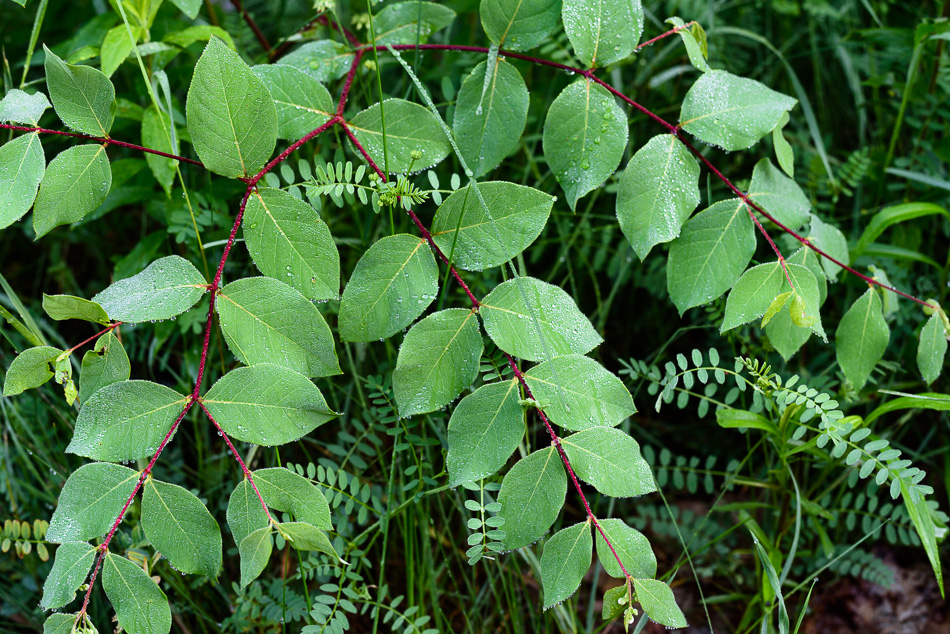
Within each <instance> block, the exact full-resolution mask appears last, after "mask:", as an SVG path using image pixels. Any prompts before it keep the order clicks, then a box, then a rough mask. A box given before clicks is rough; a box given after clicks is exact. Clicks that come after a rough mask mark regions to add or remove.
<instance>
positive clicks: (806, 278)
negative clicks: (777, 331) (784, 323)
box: [780, 262, 828, 341]
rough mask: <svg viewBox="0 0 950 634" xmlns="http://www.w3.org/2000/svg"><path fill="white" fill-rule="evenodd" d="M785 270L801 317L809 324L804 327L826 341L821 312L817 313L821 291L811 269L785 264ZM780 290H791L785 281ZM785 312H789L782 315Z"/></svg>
mask: <svg viewBox="0 0 950 634" xmlns="http://www.w3.org/2000/svg"><path fill="white" fill-rule="evenodd" d="M785 269H786V270H787V271H788V276H789V277H791V278H792V283H793V284H794V285H795V289H794V290H795V294H796V295H797V296H798V297H799V298H800V300H801V303H802V305H803V309H804V310H803V315H804V316H805V317H807V318H809V324H808V325H807V326H806V327H807V328H808V329H809V330H811V331H812V332H813V333H815V334H816V335H818V336H819V337H821V338H822V339H823V340H825V341H827V340H828V337H827V336H826V335H825V330H824V328H823V327H822V325H821V312H820V311H819V308H820V307H821V289H820V285H819V283H818V278H817V277H815V274H814V273H812V272H811V269H809V268H808V267H806V266H802V265H800V264H790V263H788V262H786V264H785ZM782 289H783V290H791V289H790V288H789V287H788V284H787V281H786V285H785V286H783V287H782ZM785 312H789V311H782V313H785ZM780 314H781V313H780ZM789 316H791V315H789ZM812 317H814V318H815V321H813V322H812V321H810V318H812Z"/></svg>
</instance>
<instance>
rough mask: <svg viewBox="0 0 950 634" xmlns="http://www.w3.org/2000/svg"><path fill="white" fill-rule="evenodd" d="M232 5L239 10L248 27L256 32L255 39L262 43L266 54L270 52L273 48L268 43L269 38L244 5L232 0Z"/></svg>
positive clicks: (237, 0) (238, 0)
mask: <svg viewBox="0 0 950 634" xmlns="http://www.w3.org/2000/svg"><path fill="white" fill-rule="evenodd" d="M231 4H233V5H234V8H235V9H237V10H238V12H239V13H240V14H241V16H242V17H243V18H244V21H245V22H247V25H248V26H249V27H251V30H252V31H254V37H256V38H257V41H258V42H260V44H261V46H263V47H264V50H265V51H266V52H268V53H269V52H270V50H271V47H270V43H269V42H268V41H267V38H266V37H264V33H263V32H262V31H261V28H260V27H259V26H257V22H255V21H254V18H252V17H251V14H250V13H248V12H247V9H245V8H244V5H243V3H241V1H240V0H231Z"/></svg>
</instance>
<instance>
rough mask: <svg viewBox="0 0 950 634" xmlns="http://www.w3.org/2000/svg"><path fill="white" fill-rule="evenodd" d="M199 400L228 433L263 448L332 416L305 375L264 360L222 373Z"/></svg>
mask: <svg viewBox="0 0 950 634" xmlns="http://www.w3.org/2000/svg"><path fill="white" fill-rule="evenodd" d="M202 400H203V402H204V404H205V406H206V407H207V408H208V410H209V411H210V412H211V414H212V415H213V416H214V418H215V420H217V421H218V424H219V425H221V427H222V429H224V431H225V432H226V433H227V434H228V435H230V436H231V437H233V438H236V439H237V440H243V441H245V442H251V443H254V444H257V445H265V446H268V447H270V446H274V445H283V444H286V443H289V442H293V441H295V440H297V439H299V438H301V437H303V436H305V435H307V434H309V433H310V432H312V431H313V430H314V429H316V428H317V427H319V426H320V425H322V424H323V423H325V422H327V421H328V420H331V419H333V418H335V417H336V416H337V413H336V412H334V411H332V410H331V409H330V407H329V406H328V405H327V402H326V401H325V400H323V394H322V393H321V392H320V390H319V389H318V388H317V386H316V385H314V384H313V383H311V382H310V379H308V378H307V377H305V376H304V375H302V374H298V373H297V372H294V371H293V370H288V369H287V368H282V367H280V366H278V365H273V364H270V363H261V364H258V365H252V366H249V367H246V368H238V369H236V370H232V371H231V372H228V373H227V374H225V375H224V376H223V377H221V378H220V379H218V382H217V383H215V384H214V386H213V387H212V388H211V389H210V390H209V391H208V393H207V394H206V395H205V397H204V398H203V399H202Z"/></svg>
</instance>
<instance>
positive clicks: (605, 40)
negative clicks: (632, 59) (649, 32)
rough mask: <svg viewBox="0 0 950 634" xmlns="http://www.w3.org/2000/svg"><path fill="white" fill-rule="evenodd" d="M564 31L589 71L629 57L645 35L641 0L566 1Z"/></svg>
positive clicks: (563, 11) (562, 9)
mask: <svg viewBox="0 0 950 634" xmlns="http://www.w3.org/2000/svg"><path fill="white" fill-rule="evenodd" d="M561 18H562V20H563V22H564V30H565V31H567V37H568V39H570V40H571V46H573V47H574V54H575V55H576V56H577V59H579V60H581V62H582V63H583V65H584V67H585V68H592V67H594V66H607V65H608V64H613V63H614V62H619V61H620V60H622V59H624V58H626V57H627V56H628V55H630V53H632V52H633V51H634V49H636V47H637V42H639V41H640V35H641V34H642V33H643V7H642V6H641V5H640V0H623V1H621V2H618V1H617V0H564V5H563V6H562V8H561Z"/></svg>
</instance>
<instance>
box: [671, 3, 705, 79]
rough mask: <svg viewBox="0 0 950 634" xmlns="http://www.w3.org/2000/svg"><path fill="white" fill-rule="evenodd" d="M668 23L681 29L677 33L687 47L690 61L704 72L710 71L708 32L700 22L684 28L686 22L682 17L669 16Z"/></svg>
mask: <svg viewBox="0 0 950 634" xmlns="http://www.w3.org/2000/svg"><path fill="white" fill-rule="evenodd" d="M666 23H667V24H670V25H672V26H673V27H674V28H677V27H679V29H680V30H679V31H678V32H677V34H678V35H679V36H680V39H681V40H682V41H683V46H685V47H686V56H687V57H689V63H690V64H692V65H693V66H694V67H696V69H698V70H701V71H703V72H704V73H705V72H707V71H709V70H710V67H709V62H707V61H706V57H707V53H708V51H707V50H706V48H707V47H706V33H705V32H704V31H703V29H702V27H700V26H699V25H698V24H694V25H693V26H691V27H690V28H684V27H685V26H686V23H685V22H683V19H682V18H678V17H676V16H673V17H672V18H667V20H666Z"/></svg>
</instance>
